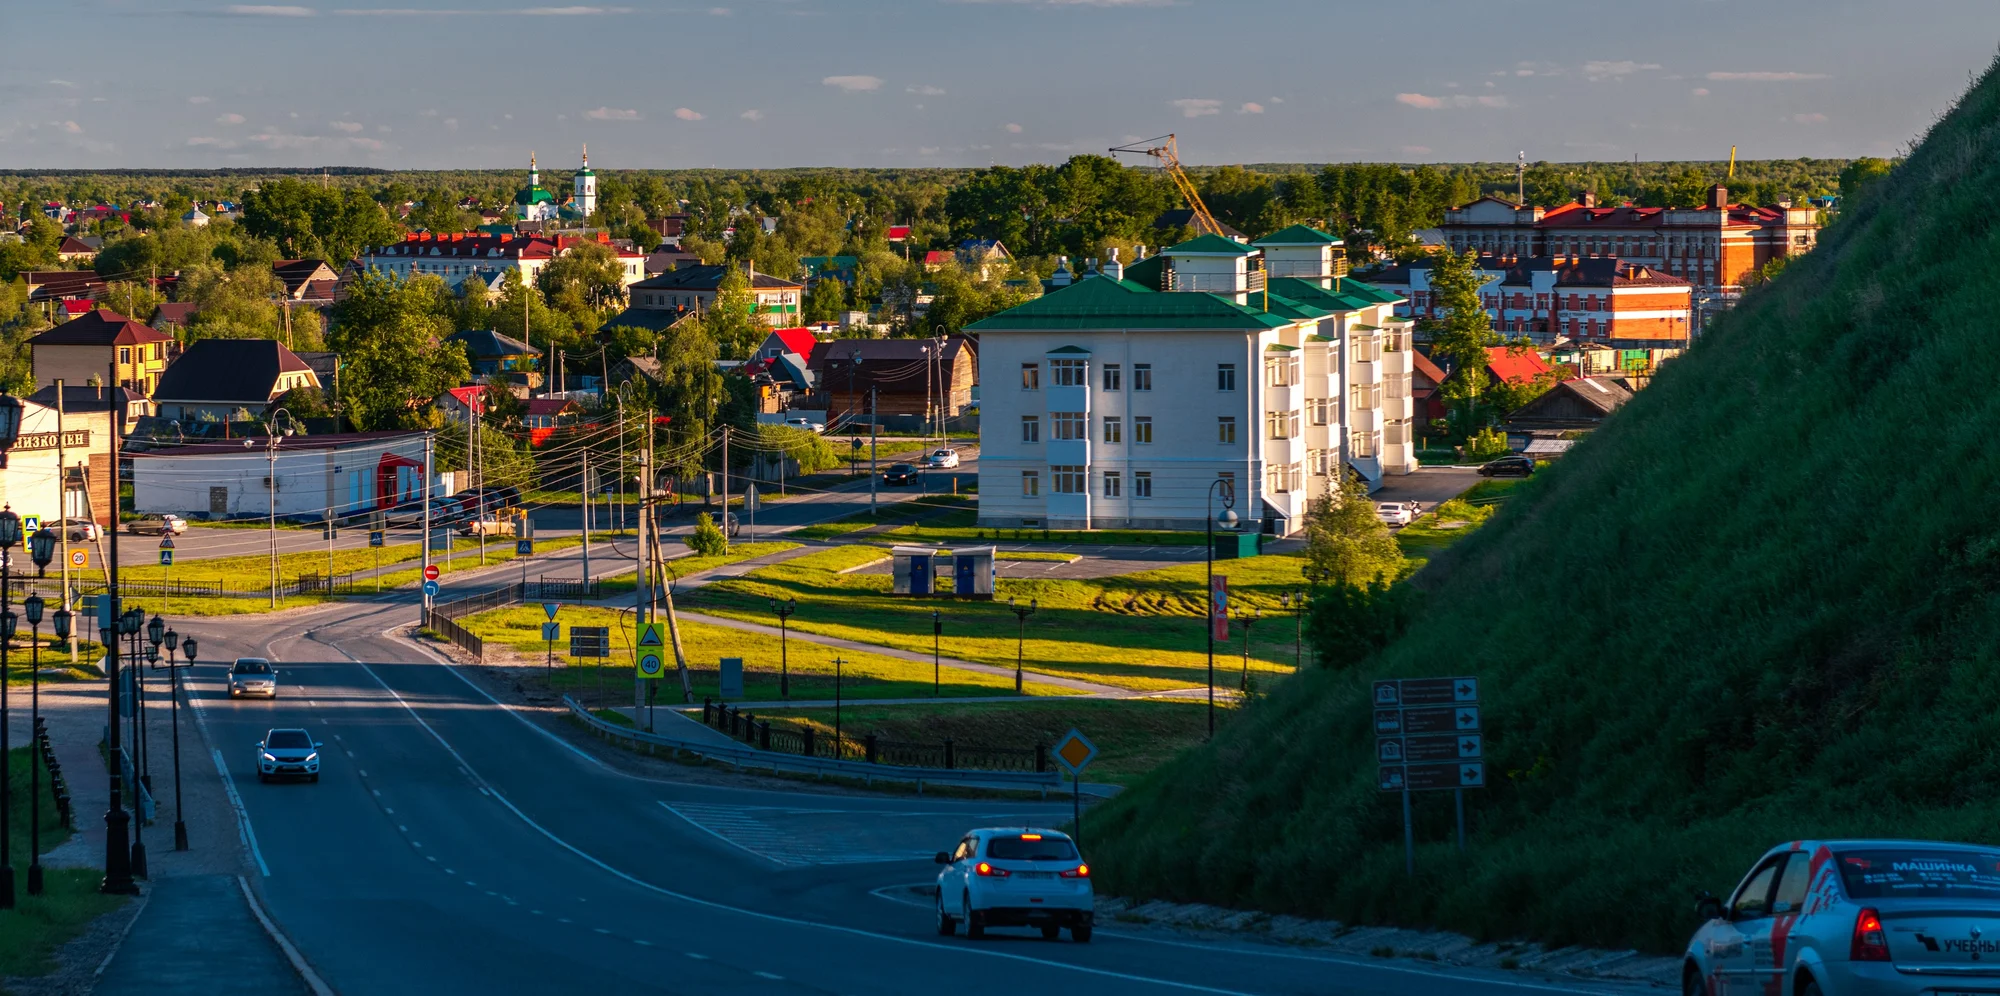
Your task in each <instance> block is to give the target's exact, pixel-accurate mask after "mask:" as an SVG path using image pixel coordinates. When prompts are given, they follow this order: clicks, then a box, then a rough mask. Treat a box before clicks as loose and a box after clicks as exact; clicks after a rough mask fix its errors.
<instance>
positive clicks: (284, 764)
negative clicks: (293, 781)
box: [257, 730, 324, 782]
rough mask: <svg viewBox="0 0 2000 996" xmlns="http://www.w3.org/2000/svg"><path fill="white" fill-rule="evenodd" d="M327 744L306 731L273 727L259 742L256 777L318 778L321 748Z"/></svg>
mask: <svg viewBox="0 0 2000 996" xmlns="http://www.w3.org/2000/svg"><path fill="white" fill-rule="evenodd" d="M322 746H324V745H323V744H321V743H320V742H319V741H317V740H314V739H313V738H312V736H311V734H308V733H307V732H306V731H304V730H272V731H271V732H269V733H266V734H264V739H262V740H259V741H257V780H258V781H260V782H268V781H270V780H271V779H273V778H303V779H305V780H306V781H309V782H316V781H319V749H320V748H321V747H322Z"/></svg>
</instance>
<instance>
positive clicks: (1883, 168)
mask: <svg viewBox="0 0 2000 996" xmlns="http://www.w3.org/2000/svg"><path fill="white" fill-rule="evenodd" d="M1894 165H1895V164H1893V163H1891V162H1890V161H1889V160H1887V159H1876V158H1874V157H1872V156H1864V157H1862V158H1860V159H1856V160H1853V161H1851V162H1849V163H1848V164H1847V166H1846V167H1845V168H1843V169H1842V170H1841V171H1840V199H1841V200H1842V201H1847V200H1850V199H1852V198H1853V197H1854V195H1855V194H1858V193H1860V192H1861V188H1863V187H1866V186H1868V185H1869V184H1871V183H1874V182H1875V181H1876V180H1880V179H1881V178H1883V177H1885V176H1888V175H1889V171H1890V170H1891V169H1892V168H1894Z"/></svg>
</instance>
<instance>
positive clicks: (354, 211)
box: [243, 177, 401, 261]
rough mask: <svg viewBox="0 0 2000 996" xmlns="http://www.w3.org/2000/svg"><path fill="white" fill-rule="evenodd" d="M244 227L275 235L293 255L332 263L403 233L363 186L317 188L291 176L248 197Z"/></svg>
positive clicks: (258, 233) (260, 234)
mask: <svg viewBox="0 0 2000 996" xmlns="http://www.w3.org/2000/svg"><path fill="white" fill-rule="evenodd" d="M399 203H400V201H399ZM243 228H244V229H245V230H246V231H248V232H249V233H250V234H252V235H255V236H258V237H260V238H266V239H270V240H271V241H272V242H274V243H276V244H277V246H278V249H279V251H280V252H283V253H284V254H285V256H286V257H288V258H299V257H315V258H319V259H326V260H333V261H346V260H349V259H353V258H354V257H355V256H356V255H358V254H360V252H361V250H362V249H363V248H365V247H367V246H371V245H383V244H385V243H389V242H393V241H395V240H396V237H397V234H398V233H399V232H400V231H401V226H399V225H397V224H396V223H395V222H394V221H393V220H391V219H390V217H389V213H388V212H387V211H385V210H383V208H382V205H381V204H378V203H376V202H375V200H374V199H373V198H371V197H369V196H368V195H367V194H365V193H362V192H361V191H359V190H345V189H340V188H333V187H317V186H313V185H311V184H308V183H305V182H304V181H301V180H296V179H291V178H288V177H287V178H280V179H277V180H272V181H269V182H266V183H264V184H262V185H260V186H259V187H257V188H255V189H252V190H250V191H248V192H246V193H245V194H244V195H243Z"/></svg>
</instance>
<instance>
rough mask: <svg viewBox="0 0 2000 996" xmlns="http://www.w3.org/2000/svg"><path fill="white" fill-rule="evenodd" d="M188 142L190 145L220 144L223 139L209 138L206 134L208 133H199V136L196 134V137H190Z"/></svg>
mask: <svg viewBox="0 0 2000 996" xmlns="http://www.w3.org/2000/svg"><path fill="white" fill-rule="evenodd" d="M187 144H189V145H220V144H222V140H221V139H218V138H209V137H208V136H206V135H197V136H195V137H193V138H190V139H188V140H187Z"/></svg>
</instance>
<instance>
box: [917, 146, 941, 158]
mask: <svg viewBox="0 0 2000 996" xmlns="http://www.w3.org/2000/svg"><path fill="white" fill-rule="evenodd" d="M937 154H938V147H937V146H935V145H920V146H918V147H917V155H920V156H934V155H937Z"/></svg>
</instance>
